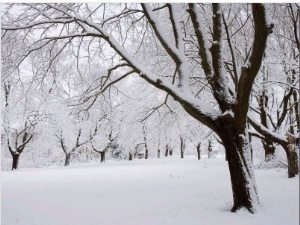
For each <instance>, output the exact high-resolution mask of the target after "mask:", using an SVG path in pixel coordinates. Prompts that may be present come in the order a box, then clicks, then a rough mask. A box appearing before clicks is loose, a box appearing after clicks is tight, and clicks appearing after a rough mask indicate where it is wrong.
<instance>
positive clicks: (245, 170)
mask: <svg viewBox="0 0 300 225" xmlns="http://www.w3.org/2000/svg"><path fill="white" fill-rule="evenodd" d="M223 127H226V129H224V130H223V131H222V133H220V137H221V139H222V141H223V143H224V147H225V151H226V154H227V159H228V166H229V172H230V179H231V186H232V192H233V207H232V209H231V211H232V212H235V211H237V210H238V209H240V208H242V207H246V208H247V209H248V210H249V211H250V212H251V213H255V212H256V206H257V205H258V204H259V198H258V192H257V187H256V181H255V176H254V168H253V164H252V160H251V153H250V148H249V144H248V141H247V138H246V137H247V136H246V135H245V134H241V135H239V134H238V132H237V131H236V129H235V128H234V127H233V126H232V125H231V124H227V123H226V125H225V124H224V126H223Z"/></svg>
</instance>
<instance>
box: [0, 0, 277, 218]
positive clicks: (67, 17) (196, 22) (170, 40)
mask: <svg viewBox="0 0 300 225" xmlns="http://www.w3.org/2000/svg"><path fill="white" fill-rule="evenodd" d="M110 6H111V7H112V8H111V9H110V10H108V8H109V7H110ZM16 7H19V10H18V12H20V13H19V14H18V13H17V15H14V16H13V15H11V14H10V12H11V9H13V8H14V6H13V5H12V6H10V7H8V6H6V7H4V8H5V9H7V10H4V11H5V12H4V13H3V15H4V17H6V18H5V20H2V27H1V29H2V30H3V32H4V35H5V32H8V31H16V32H20V31H21V30H24V31H25V32H27V33H31V32H30V31H33V30H34V32H37V33H38V35H37V36H36V37H35V38H37V39H36V41H35V42H33V44H32V46H31V47H30V48H29V50H30V51H34V50H39V49H42V48H43V46H45V45H47V44H49V43H54V44H59V43H60V45H59V47H60V48H61V51H63V50H64V48H65V46H70V45H72V43H80V44H77V49H80V48H81V46H87V48H88V53H89V57H92V56H94V55H95V54H96V55H97V54H98V53H99V52H100V50H99V49H101V50H103V49H104V48H105V46H106V45H103V42H104V43H107V44H108V46H110V49H109V50H110V51H113V52H114V53H113V54H116V55H117V57H115V58H114V61H113V60H112V61H113V63H114V64H115V65H114V68H122V69H123V74H122V75H120V76H119V77H117V78H114V79H111V80H109V81H107V82H106V83H103V85H100V86H99V89H100V90H99V89H98V90H96V89H95V90H94V93H91V96H98V95H99V94H101V93H103V91H105V90H107V88H108V87H110V86H111V85H113V84H115V83H116V82H118V81H120V80H122V79H124V78H125V77H128V76H129V75H130V74H138V75H139V77H140V78H142V79H144V80H145V81H147V82H148V83H149V84H151V85H153V86H155V87H156V88H158V89H160V90H163V91H165V92H166V93H167V94H168V95H169V96H171V97H173V98H174V100H175V101H177V102H178V103H179V104H180V105H181V106H182V107H183V109H184V110H185V111H186V112H187V113H188V114H190V116H192V117H194V118H195V119H196V120H198V121H199V123H203V124H204V125H206V126H208V127H209V128H210V129H211V130H213V131H214V132H215V133H216V134H217V135H218V136H219V137H220V139H221V140H222V142H223V144H224V147H225V150H226V155H227V159H228V166H229V171H230V176H231V184H232V191H233V207H232V211H236V210H238V209H240V208H241V207H246V208H247V209H248V210H249V211H250V212H252V213H254V212H255V211H256V210H257V204H258V203H259V198H258V192H257V187H256V182H255V176H254V170H253V166H252V162H251V156H250V150H249V145H248V140H247V127H246V125H247V113H248V110H249V97H250V93H251V91H252V85H253V82H254V79H255V77H256V76H257V74H258V72H259V69H260V66H261V62H262V60H263V55H264V51H265V48H266V43H267V38H268V36H269V34H270V33H271V32H272V28H273V26H274V25H273V24H272V22H271V20H269V17H268V15H267V10H266V8H265V6H264V5H263V4H252V11H249V12H247V13H248V15H249V16H251V17H252V18H253V27H252V28H251V30H249V31H247V32H248V35H247V36H249V37H251V38H250V41H249V43H251V46H250V47H249V48H247V52H248V53H247V56H246V60H245V61H244V62H243V63H242V65H236V64H235V60H234V51H232V62H231V64H232V65H233V70H234V71H235V72H234V75H235V76H234V77H231V76H230V74H228V72H227V70H225V66H224V64H225V61H224V57H225V55H224V52H225V50H224V45H223V42H224V37H223V33H224V32H223V31H224V28H223V21H222V15H223V13H224V12H223V8H222V5H220V4H212V7H210V5H206V6H203V5H202V4H200V5H198V4H193V3H191V4H153V5H149V4H141V5H138V4H123V5H120V7H122V10H119V9H117V8H116V7H114V5H105V4H100V5H99V6H95V5H93V6H92V5H90V6H89V5H87V4H71V3H67V4H25V5H19V4H17V5H16ZM120 7H119V8H120ZM24 11H26V13H24V14H23V12H24ZM21 12H22V13H21ZM230 13H233V14H234V13H235V12H234V10H232V11H230ZM99 15H100V16H99ZM203 16H206V19H207V20H209V17H211V18H212V21H209V22H210V23H208V22H207V23H205V21H204V20H203ZM11 18H12V19H11ZM13 18H16V19H15V20H14V19H13ZM8 20H9V21H8ZM225 20H226V19H225ZM247 21H248V20H246V19H245V23H247ZM116 27H118V28H117V29H115V28H116ZM33 28H34V29H33ZM232 29H234V28H232ZM58 30H59V32H58ZM239 30H241V29H239V28H237V30H236V32H239ZM38 31H40V32H38ZM132 43H135V45H133V44H132ZM93 44H94V45H93ZM236 44H237V45H238V43H236ZM99 45H101V46H102V47H103V48H99ZM135 46H136V47H135ZM92 47H94V48H92ZM97 47H98V48H97ZM153 49H155V51H156V52H155V51H153ZM232 49H233V48H231V50H232ZM150 50H151V51H150ZM78 52H80V51H78ZM147 52H148V53H149V54H146V53H147ZM194 53H195V54H194ZM99 54H100V53H99ZM101 54H102V53H101ZM108 54H110V53H108ZM110 55H111V54H110ZM141 56H142V57H141ZM78 58H80V57H79V54H78ZM195 79H196V80H197V81H199V82H200V83H201V82H202V84H203V82H204V85H202V87H203V86H208V87H209V88H210V91H211V95H210V97H209V98H205V99H204V98H201V97H199V96H198V92H199V91H200V92H201V88H200V89H199V86H197V85H193V84H194V82H193V80H195ZM206 100H208V101H206ZM209 100H213V101H212V102H209ZM268 133H269V134H270V132H268Z"/></svg>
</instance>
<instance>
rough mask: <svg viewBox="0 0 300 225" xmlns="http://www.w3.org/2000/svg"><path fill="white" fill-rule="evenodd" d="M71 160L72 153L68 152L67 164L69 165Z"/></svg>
mask: <svg viewBox="0 0 300 225" xmlns="http://www.w3.org/2000/svg"><path fill="white" fill-rule="evenodd" d="M70 162H71V153H67V154H66V159H65V166H69V165H70Z"/></svg>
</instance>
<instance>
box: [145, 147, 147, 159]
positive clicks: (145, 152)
mask: <svg viewBox="0 0 300 225" xmlns="http://www.w3.org/2000/svg"><path fill="white" fill-rule="evenodd" d="M145 159H148V149H146V150H145Z"/></svg>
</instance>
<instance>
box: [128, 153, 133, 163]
mask: <svg viewBox="0 0 300 225" xmlns="http://www.w3.org/2000/svg"><path fill="white" fill-rule="evenodd" d="M128 160H129V161H131V160H132V154H131V152H129V156H128Z"/></svg>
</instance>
